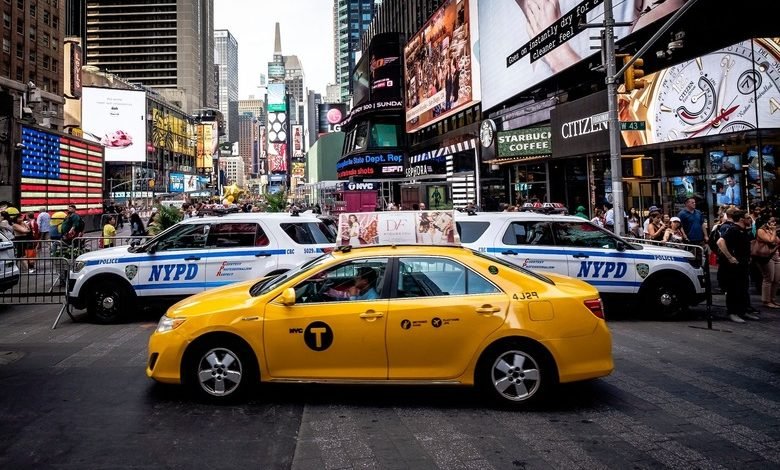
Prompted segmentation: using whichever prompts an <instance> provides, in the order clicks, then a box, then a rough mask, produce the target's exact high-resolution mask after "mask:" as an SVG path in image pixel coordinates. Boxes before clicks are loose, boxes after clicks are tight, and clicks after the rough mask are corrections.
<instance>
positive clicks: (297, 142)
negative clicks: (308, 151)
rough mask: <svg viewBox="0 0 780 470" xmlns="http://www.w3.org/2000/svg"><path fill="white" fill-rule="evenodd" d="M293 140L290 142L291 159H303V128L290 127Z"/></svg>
mask: <svg viewBox="0 0 780 470" xmlns="http://www.w3.org/2000/svg"><path fill="white" fill-rule="evenodd" d="M292 129H293V140H292V146H293V151H292V156H293V158H303V126H298V125H295V126H292Z"/></svg>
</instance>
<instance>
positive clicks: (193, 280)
mask: <svg viewBox="0 0 780 470" xmlns="http://www.w3.org/2000/svg"><path fill="white" fill-rule="evenodd" d="M335 241H336V240H335V235H334V234H333V232H332V231H331V230H329V229H328V227H326V225H325V224H324V223H323V222H322V221H321V220H320V219H318V218H317V217H316V216H313V215H297V214H295V215H294V214H265V213H249V214H228V215H224V216H221V217H200V218H191V219H185V220H184V221H182V222H180V223H179V224H177V225H175V226H173V227H171V228H170V229H168V230H166V231H165V232H163V233H161V234H159V235H157V236H156V237H154V238H152V239H150V240H148V241H145V242H144V243H143V244H140V245H137V246H129V247H128V246H120V247H116V248H107V249H104V250H98V251H94V252H90V253H86V254H84V255H81V256H79V257H78V258H77V259H76V261H75V263H74V266H73V269H72V271H71V272H70V279H69V289H68V290H69V292H68V296H69V300H70V303H71V305H73V306H74V307H76V308H86V309H87V311H88V313H89V315H90V317H91V318H92V319H93V320H94V321H96V322H99V323H112V322H116V321H119V320H121V319H122V318H124V317H125V316H127V315H128V314H129V313H130V312H132V311H133V310H134V309H135V308H136V307H137V304H138V301H156V302H162V303H167V302H171V301H174V300H177V299H181V298H183V297H186V296H189V295H192V294H197V293H199V292H202V291H204V290H206V289H208V288H211V287H217V286H222V285H225V284H230V283H233V282H237V281H245V280H249V279H256V278H260V277H263V276H267V275H273V274H278V273H282V272H284V271H287V270H289V269H291V268H294V267H296V266H298V265H300V264H303V263H304V262H306V261H307V260H309V259H310V258H313V257H317V256H319V255H320V254H322V253H324V252H326V251H329V250H332V249H333V246H334V243H335Z"/></svg>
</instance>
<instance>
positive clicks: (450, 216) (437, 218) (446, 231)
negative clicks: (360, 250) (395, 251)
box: [337, 210, 460, 247]
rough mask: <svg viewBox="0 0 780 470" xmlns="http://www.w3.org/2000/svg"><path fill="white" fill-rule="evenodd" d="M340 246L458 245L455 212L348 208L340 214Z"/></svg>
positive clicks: (458, 238)
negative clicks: (350, 209) (348, 210)
mask: <svg viewBox="0 0 780 470" xmlns="http://www.w3.org/2000/svg"><path fill="white" fill-rule="evenodd" d="M338 230H339V237H338V241H337V244H338V246H347V245H349V246H352V247H356V246H370V245H456V246H460V237H459V236H458V231H457V230H456V229H455V212H454V211H451V210H448V211H444V210H442V211H437V210H427V211H388V212H345V213H342V214H340V215H339V226H338Z"/></svg>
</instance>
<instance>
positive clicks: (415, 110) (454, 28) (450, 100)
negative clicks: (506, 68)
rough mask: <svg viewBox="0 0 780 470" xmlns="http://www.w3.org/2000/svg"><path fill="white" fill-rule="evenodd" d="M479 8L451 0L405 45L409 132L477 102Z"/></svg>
mask: <svg viewBox="0 0 780 470" xmlns="http://www.w3.org/2000/svg"><path fill="white" fill-rule="evenodd" d="M475 6H476V1H474V0H447V1H446V2H444V3H443V4H442V6H441V7H439V9H438V10H437V11H436V13H434V14H433V16H432V17H431V18H430V19H429V20H428V23H426V24H425V26H423V28H422V30H420V31H419V32H418V33H417V34H416V35H415V36H414V37H412V39H411V40H410V41H409V43H408V44H407V45H406V47H405V48H404V57H405V59H406V60H405V83H406V87H405V90H406V131H407V132H415V131H417V130H419V129H420V128H422V127H425V126H428V125H430V124H433V123H435V122H437V121H439V120H441V119H444V118H445V117H447V116H450V115H452V114H454V113H456V112H458V111H459V110H461V109H463V108H465V107H467V106H469V105H471V104H473V103H475V102H477V101H479V99H480V88H479V87H480V81H479V78H480V77H479V64H477V58H476V57H475V56H474V54H473V47H474V45H475V43H476V42H477V28H476V26H477V25H476V16H477V10H476V8H475ZM472 16H473V18H472Z"/></svg>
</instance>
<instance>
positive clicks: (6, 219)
mask: <svg viewBox="0 0 780 470" xmlns="http://www.w3.org/2000/svg"><path fill="white" fill-rule="evenodd" d="M12 224H13V222H11V214H9V213H8V209H7V208H6V209H3V211H2V212H0V233H2V234H3V235H5V238H7V239H8V240H9V241H10V240H13V239H14V228H13V226H12Z"/></svg>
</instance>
